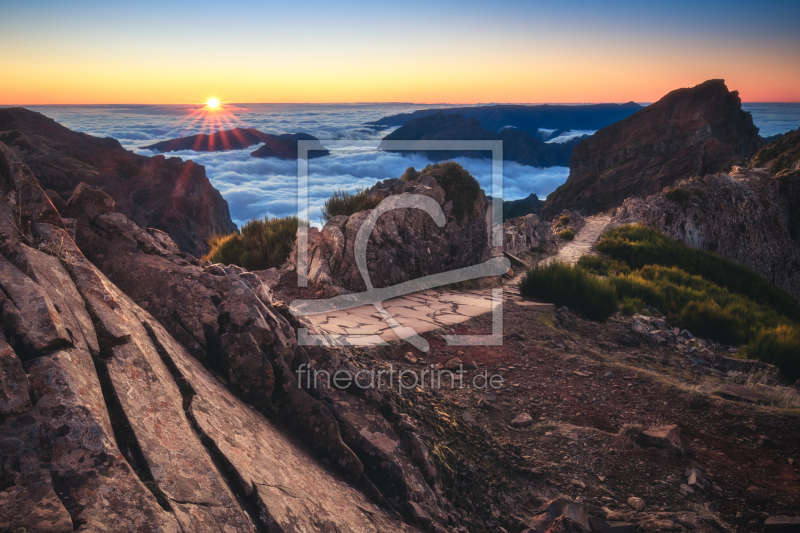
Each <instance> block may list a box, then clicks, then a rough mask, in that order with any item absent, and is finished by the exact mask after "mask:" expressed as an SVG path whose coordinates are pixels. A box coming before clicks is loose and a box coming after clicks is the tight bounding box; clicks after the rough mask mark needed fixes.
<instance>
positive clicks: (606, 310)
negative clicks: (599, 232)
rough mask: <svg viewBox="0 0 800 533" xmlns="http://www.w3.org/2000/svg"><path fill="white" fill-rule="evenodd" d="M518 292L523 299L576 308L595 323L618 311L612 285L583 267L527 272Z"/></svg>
mask: <svg viewBox="0 0 800 533" xmlns="http://www.w3.org/2000/svg"><path fill="white" fill-rule="evenodd" d="M519 292H520V293H521V294H522V295H523V296H528V297H533V298H542V299H544V300H546V301H548V302H553V303H554V304H555V305H556V306H562V305H566V306H567V307H569V308H570V309H577V310H579V311H580V312H581V313H582V314H583V316H585V317H587V318H590V319H592V320H605V319H606V318H608V317H610V316H611V315H613V314H614V313H615V312H616V311H617V295H616V291H615V290H614V287H613V285H611V284H610V283H609V282H608V281H606V280H603V279H599V278H596V277H594V276H592V275H591V274H589V273H588V272H586V271H585V270H583V269H581V268H573V267H571V266H569V265H564V264H561V263H550V264H549V265H547V266H545V267H540V266H536V267H534V268H531V269H530V270H528V271H527V273H526V274H525V276H524V277H523V278H522V280H521V281H520V284H519Z"/></svg>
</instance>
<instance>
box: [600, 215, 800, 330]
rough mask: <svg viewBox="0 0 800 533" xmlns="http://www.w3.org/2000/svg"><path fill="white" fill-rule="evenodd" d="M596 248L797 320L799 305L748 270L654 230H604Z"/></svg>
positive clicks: (635, 265) (632, 265) (637, 266)
mask: <svg viewBox="0 0 800 533" xmlns="http://www.w3.org/2000/svg"><path fill="white" fill-rule="evenodd" d="M595 248H596V249H597V250H599V251H600V252H602V253H604V254H607V255H608V256H609V258H610V259H612V260H617V261H624V262H625V263H626V264H627V265H628V266H629V267H630V268H631V269H634V270H635V269H641V268H642V267H644V266H646V265H663V266H667V267H672V266H674V267H677V268H679V269H680V270H682V271H684V272H685V273H687V274H690V275H697V276H701V277H702V278H704V279H706V280H708V281H709V282H711V283H713V284H715V285H718V286H719V287H723V288H725V289H727V290H728V291H730V292H732V293H738V294H741V295H744V296H746V297H748V298H749V299H750V300H752V301H753V302H756V303H758V304H760V305H762V306H766V307H771V308H772V309H774V310H775V311H776V312H777V313H779V314H780V315H783V316H785V317H787V318H790V319H792V320H794V321H800V304H798V303H797V302H796V301H795V300H794V299H793V298H792V297H791V296H790V295H789V294H788V293H786V292H785V291H783V290H781V289H780V288H779V287H777V286H775V285H773V284H772V283H770V282H769V281H767V280H766V279H764V278H763V277H761V276H760V275H758V274H756V273H755V272H753V271H752V270H750V269H749V268H747V267H745V266H742V265H739V264H737V263H735V262H733V261H731V260H730V259H727V258H725V257H722V256H720V255H718V254H716V253H713V252H706V251H703V250H697V249H695V248H692V247H690V246H688V245H686V244H684V243H682V242H679V241H676V240H673V239H670V238H669V237H667V236H666V235H664V234H662V233H660V232H658V231H656V230H654V229H651V228H648V227H645V226H642V225H639V224H633V225H626V226H619V227H617V228H614V229H612V230H609V231H607V232H606V233H605V234H604V235H603V238H602V239H601V240H600V242H598V243H597V245H596V246H595Z"/></svg>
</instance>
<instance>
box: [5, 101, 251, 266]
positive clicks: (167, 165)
mask: <svg viewBox="0 0 800 533" xmlns="http://www.w3.org/2000/svg"><path fill="white" fill-rule="evenodd" d="M0 143H4V144H5V145H7V146H8V148H10V149H11V150H12V151H13V152H14V154H15V155H16V157H18V158H19V159H20V160H21V161H22V162H23V163H25V165H27V167H28V168H29V169H30V170H31V171H32V172H33V174H34V176H36V179H37V180H38V181H39V184H40V185H41V187H42V189H44V190H45V191H47V192H48V195H49V196H50V198H51V199H52V200H53V202H54V203H55V204H56V206H58V207H62V206H63V205H64V203H65V202H66V201H67V200H68V199H69V198H70V196H71V195H72V193H73V191H74V190H75V188H76V187H77V186H78V184H79V183H82V182H83V183H86V184H88V185H91V186H92V187H96V188H98V189H101V190H103V191H104V192H106V193H108V194H109V195H110V196H111V197H112V198H113V199H114V202H115V204H116V210H117V211H118V212H120V213H122V214H124V215H125V216H127V217H129V218H131V219H132V220H134V221H135V222H136V223H137V224H140V225H142V226H145V227H152V228H158V229H160V230H162V231H165V232H166V233H168V234H169V236H170V237H171V238H172V239H173V240H174V241H175V243H176V244H177V245H178V247H179V248H180V250H182V251H184V252H189V253H191V254H194V255H197V256H200V255H202V254H203V253H205V252H206V251H207V250H208V246H207V244H206V240H207V239H208V238H209V237H211V236H213V235H215V234H218V233H225V234H227V233H232V232H235V231H237V228H236V225H235V224H234V223H233V222H232V221H231V217H230V212H229V211H228V203H227V202H226V201H225V200H224V199H223V198H222V196H221V195H220V194H219V191H217V190H216V189H215V188H214V187H213V186H212V185H211V182H209V180H208V177H207V176H206V172H205V168H204V167H203V166H202V165H198V164H195V163H194V162H192V161H185V162H184V161H182V160H181V159H179V158H177V157H173V158H169V159H167V158H165V157H164V156H156V157H145V156H140V155H136V154H134V153H133V152H130V151H128V150H125V149H124V148H122V146H121V145H120V144H119V142H117V141H116V140H114V139H111V138H105V139H101V138H98V137H92V136H90V135H86V134H84V133H77V132H74V131H71V130H69V129H67V128H65V127H63V126H61V125H60V124H58V123H56V122H55V121H54V120H52V119H49V118H47V117H45V116H44V115H41V114H39V113H36V112H33V111H29V110H27V109H22V108H8V109H2V110H0Z"/></svg>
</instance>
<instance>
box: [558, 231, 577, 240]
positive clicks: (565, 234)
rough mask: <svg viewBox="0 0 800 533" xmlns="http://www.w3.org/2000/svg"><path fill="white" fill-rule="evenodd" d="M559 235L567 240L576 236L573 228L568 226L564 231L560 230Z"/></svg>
mask: <svg viewBox="0 0 800 533" xmlns="http://www.w3.org/2000/svg"><path fill="white" fill-rule="evenodd" d="M558 236H559V237H561V238H562V239H564V240H565V241H571V240H572V239H574V238H575V231H574V230H573V229H572V228H567V229H565V230H564V231H559V232H558Z"/></svg>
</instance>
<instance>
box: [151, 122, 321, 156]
mask: <svg viewBox="0 0 800 533" xmlns="http://www.w3.org/2000/svg"><path fill="white" fill-rule="evenodd" d="M318 140H319V139H317V138H316V137H314V136H313V135H309V134H307V133H284V134H282V135H273V134H271V133H264V132H262V131H258V130H257V129H254V128H233V129H230V130H224V131H218V132H215V133H212V134H210V135H207V134H205V133H201V134H198V135H189V136H187V137H178V138H175V139H169V140H166V141H161V142H157V143H155V144H151V145H149V146H143V147H142V149H144V150H154V151H159V152H177V151H181V150H192V151H194V152H226V151H228V150H243V149H245V148H249V147H250V146H255V145H256V144H261V143H265V144H264V146H262V147H260V148H259V149H257V150H255V151H254V152H252V153H251V154H250V155H252V156H253V157H277V158H280V159H297V141H318ZM320 148H321V146H320ZM327 154H328V151H327V150H315V151H313V152H310V153H309V158H312V159H313V158H315V157H322V156H324V155H327Z"/></svg>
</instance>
